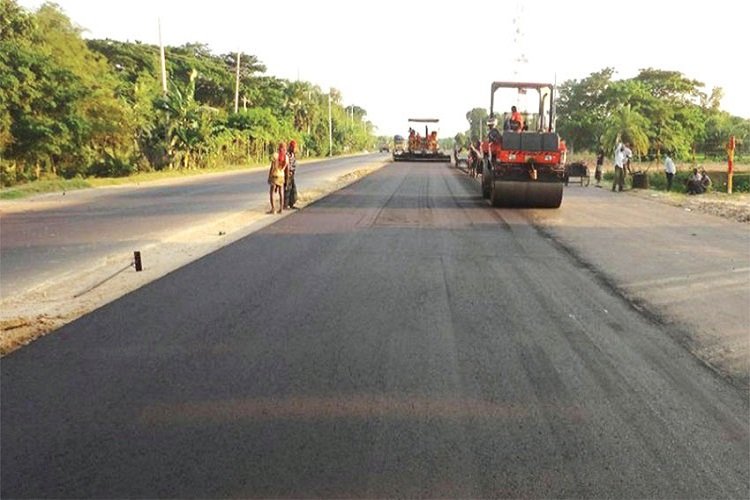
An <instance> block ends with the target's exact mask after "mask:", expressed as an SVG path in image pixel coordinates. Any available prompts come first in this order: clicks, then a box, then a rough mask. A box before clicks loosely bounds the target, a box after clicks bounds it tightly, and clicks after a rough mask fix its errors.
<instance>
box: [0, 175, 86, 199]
mask: <svg viewBox="0 0 750 500" xmlns="http://www.w3.org/2000/svg"><path fill="white" fill-rule="evenodd" d="M89 187H92V184H91V182H90V180H88V179H81V178H75V179H45V180H41V181H34V182H29V183H28V184H21V185H18V186H13V187H10V188H5V189H1V190H0V200H18V199H20V198H26V197H27V196H34V195H37V194H44V193H57V192H62V191H73V190H75V189H85V188H89Z"/></svg>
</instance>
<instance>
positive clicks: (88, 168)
mask: <svg viewBox="0 0 750 500" xmlns="http://www.w3.org/2000/svg"><path fill="white" fill-rule="evenodd" d="M165 51H166V61H167V64H166V69H167V74H168V87H167V92H166V93H165V92H163V90H162V84H161V81H160V71H161V70H160V59H159V47H158V46H156V45H150V44H144V43H140V42H121V41H115V40H85V39H83V38H82V36H81V30H80V28H78V27H77V26H76V25H75V24H74V23H73V22H72V21H71V20H70V19H69V18H68V17H67V16H66V15H65V13H64V12H62V10H61V9H60V8H59V7H58V6H56V5H54V4H51V3H47V4H44V5H42V6H41V7H40V8H39V9H38V10H36V11H34V12H29V11H27V10H26V9H24V8H22V7H20V6H19V5H18V4H17V3H16V1H15V0H0V184H2V185H4V186H9V185H13V184H17V183H20V182H26V181H30V180H35V179H40V178H43V177H45V176H61V177H65V178H72V177H76V176H82V177H85V176H92V175H93V176H126V175H130V174H132V173H135V172H143V171H152V170H163V169H177V168H183V169H193V168H204V167H210V166H215V165H218V164H224V163H239V164H244V163H248V162H261V161H264V160H265V159H266V157H267V155H269V154H270V153H271V152H272V150H273V148H274V145H275V144H278V143H279V142H286V141H289V140H291V139H295V140H296V141H297V143H298V144H299V145H300V148H301V151H302V154H303V155H305V156H311V155H312V156H323V155H326V154H328V153H329V102H330V110H331V120H332V136H333V137H332V139H333V147H332V151H333V154H340V153H344V152H349V151H359V150H363V149H366V148H371V147H372V146H373V144H374V141H375V139H374V137H373V136H372V131H373V126H372V124H371V123H370V122H368V121H367V120H366V118H365V117H366V114H367V113H366V111H365V110H364V109H363V108H361V107H359V106H355V105H348V106H345V105H344V104H343V102H342V96H341V93H340V92H339V91H337V90H335V89H331V90H330V92H323V91H322V90H321V89H320V88H319V87H318V86H315V85H313V84H312V83H310V82H306V81H288V80H284V79H280V78H276V77H273V76H269V75H267V74H265V72H266V68H265V66H264V65H263V64H262V63H261V62H260V61H259V60H258V59H257V57H255V56H253V55H249V54H242V55H241V57H240V79H239V97H240V100H239V109H238V111H237V112H234V105H235V78H236V64H237V54H220V55H217V54H214V53H212V52H211V51H210V49H209V47H208V46H206V45H205V44H201V43H189V44H185V45H182V46H179V47H166V48H165Z"/></svg>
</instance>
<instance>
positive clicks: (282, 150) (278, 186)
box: [268, 143, 286, 214]
mask: <svg viewBox="0 0 750 500" xmlns="http://www.w3.org/2000/svg"><path fill="white" fill-rule="evenodd" d="M285 165H286V147H285V146H284V144H283V143H281V144H279V150H278V153H277V154H275V155H273V156H271V168H270V169H269V171H268V185H269V186H270V190H269V192H268V195H269V198H270V201H271V211H270V212H268V213H269V214H273V213H276V206H275V204H274V202H273V195H274V194H278V195H279V210H278V213H281V211H282V210H283V208H284V169H285Z"/></svg>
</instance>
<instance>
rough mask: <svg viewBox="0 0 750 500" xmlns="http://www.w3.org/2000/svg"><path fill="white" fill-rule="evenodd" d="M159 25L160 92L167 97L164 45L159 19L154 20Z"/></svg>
mask: <svg viewBox="0 0 750 500" xmlns="http://www.w3.org/2000/svg"><path fill="white" fill-rule="evenodd" d="M156 22H157V24H158V25H159V59H160V61H161V90H162V92H163V93H164V95H167V58H166V56H165V55H164V44H163V43H162V41H161V18H158V17H157V18H156Z"/></svg>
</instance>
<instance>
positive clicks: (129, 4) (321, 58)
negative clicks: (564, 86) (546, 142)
mask: <svg viewBox="0 0 750 500" xmlns="http://www.w3.org/2000/svg"><path fill="white" fill-rule="evenodd" d="M55 3H57V4H58V5H59V6H60V7H61V8H62V9H63V11H65V13H66V14H67V15H68V16H69V17H70V18H71V19H72V20H73V22H74V23H76V24H77V25H79V26H80V27H81V28H82V29H84V32H83V36H84V37H85V38H111V39H116V40H123V41H136V40H138V41H141V42H144V43H153V44H156V43H158V29H157V19H160V20H161V29H162V37H163V40H164V43H165V44H166V45H182V44H184V43H187V42H199V43H205V44H207V45H208V46H209V48H210V49H211V50H212V51H213V52H215V53H227V52H236V51H241V52H243V53H247V54H252V55H255V56H256V57H258V59H259V60H260V61H261V62H262V63H263V64H265V65H266V67H267V68H268V71H267V74H269V75H272V76H276V77H279V78H286V79H290V80H296V79H297V78H299V79H302V80H307V81H310V82H312V83H313V84H315V85H318V86H320V88H321V89H322V90H323V91H324V92H325V91H327V90H328V89H329V88H331V87H333V88H336V89H338V90H339V91H340V92H341V94H342V97H343V104H344V105H345V106H346V105H350V104H353V105H356V106H359V107H361V108H364V109H365V110H366V111H367V120H369V121H371V122H372V123H373V124H374V125H375V126H376V127H377V129H376V132H377V133H378V134H379V135H394V134H402V135H403V134H404V133H405V131H406V130H407V129H408V123H407V120H408V119H409V118H412V117H423V118H427V117H429V118H439V119H440V126H439V130H440V136H441V137H452V136H453V135H455V134H456V133H457V132H463V131H465V130H466V129H467V128H468V122H467V121H466V112H467V111H468V110H470V109H472V108H475V107H484V108H489V101H490V95H489V94H490V85H491V83H492V82H493V81H495V80H503V81H508V80H514V81H515V80H517V81H539V82H550V83H553V82H555V81H556V82H558V83H561V82H563V81H565V80H569V79H576V80H580V79H582V78H585V77H587V76H588V75H590V74H591V73H593V72H596V71H599V70H601V69H603V68H605V67H613V68H614V69H615V70H616V73H615V76H614V78H615V79H621V78H631V77H633V76H635V75H637V73H638V70H639V69H641V68H648V67H653V68H657V69H661V70H669V71H679V72H681V73H683V74H684V75H685V76H687V77H689V78H692V79H696V80H698V81H701V82H703V83H705V91H706V92H709V93H710V90H711V88H713V87H717V86H718V87H722V88H723V90H724V95H725V97H724V99H723V101H722V108H723V109H725V110H726V111H729V112H730V113H732V114H734V115H738V116H742V117H745V118H750V92H749V91H748V88H750V87H749V85H748V81H749V80H750V65H748V62H747V51H748V46H749V45H750V44H748V42H747V37H746V36H742V34H743V31H742V30H746V29H747V25H746V21H747V14H748V12H750V6H743V5H744V2H739V1H738V0H712V1H711V2H676V1H674V2H673V1H660V0H630V1H627V2H610V1H604V0H599V1H596V0H590V1H582V0H565V1H560V0H535V1H522V0H494V1H480V0H458V1H455V2H451V3H448V2H423V1H416V2H407V1H404V0H369V1H367V2H358V1H353V0H352V1H347V0H342V1H337V0H285V1H283V2H282V1H280V0H276V1H271V0H266V1H261V2H259V1H240V0H234V1H231V0H211V1H200V2H199V1H194V0H56V2H55ZM19 4H20V5H22V6H24V7H27V8H30V9H35V8H37V7H38V6H39V5H41V4H42V1H40V0H19ZM168 56H169V55H168V54H167V57H168ZM520 59H521V60H523V61H522V62H519V60H520ZM516 99H517V95H516V94H515V93H513V92H512V91H505V93H503V91H498V93H497V94H496V102H497V106H496V109H497V108H498V107H499V108H500V109H505V108H509V107H510V105H512V104H516ZM519 104H520V105H521V106H520V107H521V108H522V109H523V108H524V107H525V106H526V103H525V101H524V102H521V103H519ZM533 108H534V106H532V105H529V109H533Z"/></svg>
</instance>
